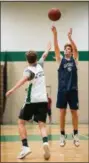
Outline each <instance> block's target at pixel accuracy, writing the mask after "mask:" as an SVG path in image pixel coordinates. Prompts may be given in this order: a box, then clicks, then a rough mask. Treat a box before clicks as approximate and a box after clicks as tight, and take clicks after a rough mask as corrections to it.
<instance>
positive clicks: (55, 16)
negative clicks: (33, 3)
mask: <svg viewBox="0 0 89 163" xmlns="http://www.w3.org/2000/svg"><path fill="white" fill-rule="evenodd" d="M48 17H49V19H50V20H52V21H57V20H59V19H60V17H61V12H60V10H59V9H58V8H52V9H50V10H49V11H48Z"/></svg>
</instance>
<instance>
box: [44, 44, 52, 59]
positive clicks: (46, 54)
mask: <svg viewBox="0 0 89 163" xmlns="http://www.w3.org/2000/svg"><path fill="white" fill-rule="evenodd" d="M50 49H51V42H48V45H47V48H46V50H45V52H44V53H43V54H42V58H43V59H44V60H45V59H46V57H47V56H48V53H49V51H50Z"/></svg>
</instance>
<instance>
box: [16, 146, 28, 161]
mask: <svg viewBox="0 0 89 163" xmlns="http://www.w3.org/2000/svg"><path fill="white" fill-rule="evenodd" d="M29 153H31V149H30V148H29V147H26V146H23V147H22V151H21V152H20V154H19V156H18V157H17V158H19V159H22V158H24V157H25V156H27V155H28V154H29Z"/></svg>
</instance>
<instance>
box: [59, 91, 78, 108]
mask: <svg viewBox="0 0 89 163" xmlns="http://www.w3.org/2000/svg"><path fill="white" fill-rule="evenodd" d="M67 104H69V107H70V109H73V110H77V109H78V108H79V106H78V105H79V100H78V91H77V90H73V91H68V92H58V94H57V104H56V107H57V108H60V109H66V108H67Z"/></svg>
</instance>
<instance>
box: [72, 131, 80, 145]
mask: <svg viewBox="0 0 89 163" xmlns="http://www.w3.org/2000/svg"><path fill="white" fill-rule="evenodd" d="M73 138H74V140H73V142H74V145H75V146H76V147H78V146H79V145H80V143H79V136H78V134H75V135H73Z"/></svg>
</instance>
